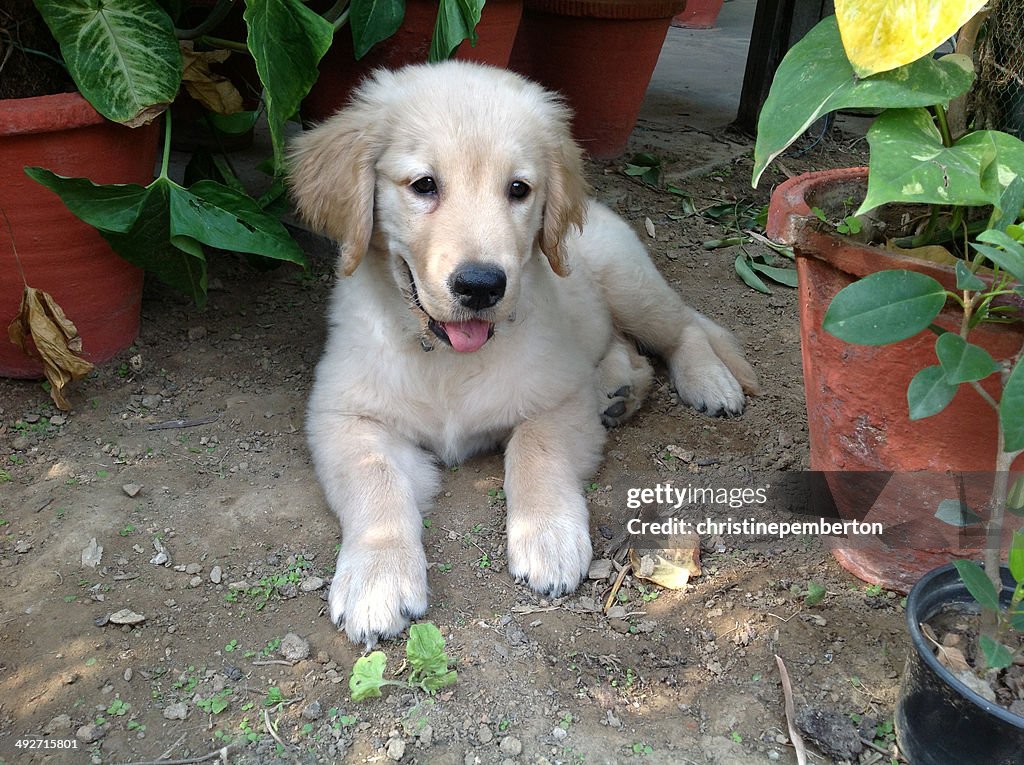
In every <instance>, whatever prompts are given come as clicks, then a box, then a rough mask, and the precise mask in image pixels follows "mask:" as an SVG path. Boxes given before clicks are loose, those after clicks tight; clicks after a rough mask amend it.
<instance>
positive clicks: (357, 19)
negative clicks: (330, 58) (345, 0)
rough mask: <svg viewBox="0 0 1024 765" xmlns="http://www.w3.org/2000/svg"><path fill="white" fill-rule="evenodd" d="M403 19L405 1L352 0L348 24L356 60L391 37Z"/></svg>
mask: <svg viewBox="0 0 1024 765" xmlns="http://www.w3.org/2000/svg"><path fill="white" fill-rule="evenodd" d="M403 18H405V0H352V2H351V3H349V17H348V23H349V25H350V26H351V27H352V46H353V48H354V50H355V54H356V60H358V59H361V58H362V57H363V56H365V55H366V54H367V53H368V52H369V50H370V48H372V47H373V46H374V45H376V44H377V43H379V42H380V41H381V40H386V39H387V38H389V37H391V35H393V34H394V33H395V32H396V31H398V28H399V27H400V26H401V25H402V19H403Z"/></svg>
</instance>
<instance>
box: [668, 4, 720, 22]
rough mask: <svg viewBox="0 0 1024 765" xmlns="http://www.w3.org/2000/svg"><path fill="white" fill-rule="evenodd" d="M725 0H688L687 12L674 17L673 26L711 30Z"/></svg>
mask: <svg viewBox="0 0 1024 765" xmlns="http://www.w3.org/2000/svg"><path fill="white" fill-rule="evenodd" d="M724 3H725V0H686V10H684V11H683V12H682V13H677V14H676V15H675V16H673V17H672V26H674V27H682V28H683V29H711V28H712V27H713V26H714V25H715V21H716V20H717V19H718V14H719V12H720V11H721V10H722V5H723V4H724Z"/></svg>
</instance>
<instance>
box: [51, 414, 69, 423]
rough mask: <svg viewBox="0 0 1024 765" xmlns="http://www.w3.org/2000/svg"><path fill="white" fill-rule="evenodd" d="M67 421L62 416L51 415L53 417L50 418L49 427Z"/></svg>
mask: <svg viewBox="0 0 1024 765" xmlns="http://www.w3.org/2000/svg"><path fill="white" fill-rule="evenodd" d="M67 421H68V418H67V417H65V416H64V415H63V414H55V415H53V417H51V418H50V424H51V425H63V424H64V423H65V422H67Z"/></svg>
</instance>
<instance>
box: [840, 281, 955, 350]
mask: <svg viewBox="0 0 1024 765" xmlns="http://www.w3.org/2000/svg"><path fill="white" fill-rule="evenodd" d="M945 303H946V291H945V289H943V287H942V285H941V284H939V283H938V282H937V281H935V279H933V278H931V277H930V276H926V275H924V274H919V273H916V272H914V271H903V270H894V271H879V272H877V273H874V274H871V275H869V276H866V277H864V278H863V279H860V280H859V281H856V282H854V283H853V284H850V285H848V286H846V287H844V288H843V289H842V290H840V291H839V293H838V294H837V295H836V296H835V297H834V298H833V299H832V303H831V305H829V307H828V311H826V312H825V319H824V321H823V322H822V326H823V327H824V328H825V331H827V332H829V333H830V334H832V335H835V336H836V337H838V338H839V339H840V340H845V341H846V342H848V343H856V344H858V345H886V344H888V343H895V342H898V341H900V340H906V339H907V338H908V337H913V336H914V335H916V334H917V333H918V332H920V331H922V330H924V329H927V328H928V325H929V324H931V323H932V320H933V319H934V318H935V317H936V316H938V315H939V311H941V310H942V306H943V305H945Z"/></svg>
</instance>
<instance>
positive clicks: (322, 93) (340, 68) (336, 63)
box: [302, 0, 523, 123]
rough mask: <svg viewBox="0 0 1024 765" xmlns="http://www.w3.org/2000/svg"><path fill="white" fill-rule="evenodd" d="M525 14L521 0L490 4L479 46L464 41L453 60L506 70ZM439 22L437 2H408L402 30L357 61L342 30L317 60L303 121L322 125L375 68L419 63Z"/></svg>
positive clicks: (479, 30) (479, 31)
mask: <svg viewBox="0 0 1024 765" xmlns="http://www.w3.org/2000/svg"><path fill="white" fill-rule="evenodd" d="M522 14H523V0H488V1H487V4H486V5H485V6H484V9H483V12H482V13H481V14H480V23H479V24H477V27H476V32H477V37H478V39H477V44H476V45H470V43H469V41H468V40H465V41H463V43H462V44H461V45H460V46H459V47H458V48H456V50H455V55H454V56H453V58H456V59H459V60H462V61H476V62H477V63H480V64H490V65H491V66H497V67H500V68H502V69H504V68H505V67H507V66H508V61H509V56H510V55H511V54H512V45H513V43H514V42H515V39H516V32H517V31H518V29H519V20H520V18H521V17H522ZM436 18H437V0H406V4H405V18H404V19H403V21H402V26H400V27H399V28H398V31H397V32H395V34H393V35H392V36H391V37H389V38H388V39H386V40H383V41H381V42H379V43H377V44H376V45H374V46H373V48H371V49H370V51H369V53H367V54H366V55H365V56H363V57H362V58H361V59H360V60H359V61H356V57H355V52H354V50H353V47H352V36H351V35H350V34H348V33H346V32H342V33H340V34H338V35H335V37H334V43H333V44H332V45H331V48H330V50H328V51H327V53H326V55H324V57H323V59H321V61H320V77H319V78H318V79H317V81H316V84H315V85H314V86H313V88H312V89H311V90H310V92H309V95H307V96H306V98H305V99H303V101H302V119H303V120H304V121H305V122H307V123H315V122H321V121H322V120H325V119H327V118H328V117H330V116H331V115H332V114H334V113H335V112H336V111H337V110H338V109H340V108H341V107H342V106H344V105H345V103H346V102H347V101H348V97H349V94H350V93H351V92H352V89H353V88H354V87H355V86H356V85H358V84H359V82H360V81H361V80H362V79H363V78H364V77H365V76H366V75H367V74H369V73H370V72H371V71H372V70H374V69H380V68H384V69H399V68H401V67H403V66H407V65H409V64H420V63H423V62H425V61H426V60H427V56H428V54H429V53H430V40H431V38H432V37H433V34H434V21H435V19H436Z"/></svg>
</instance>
